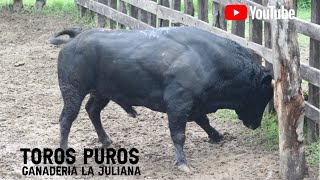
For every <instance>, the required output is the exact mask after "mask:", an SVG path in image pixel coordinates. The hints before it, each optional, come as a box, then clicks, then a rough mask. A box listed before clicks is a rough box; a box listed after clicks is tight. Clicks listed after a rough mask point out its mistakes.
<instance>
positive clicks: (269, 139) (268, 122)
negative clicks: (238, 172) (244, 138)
mask: <svg viewBox="0 0 320 180" xmlns="http://www.w3.org/2000/svg"><path fill="white" fill-rule="evenodd" d="M252 136H253V137H254V139H255V140H256V141H257V143H258V144H261V145H262V146H264V147H265V149H267V150H270V151H273V150H277V149H278V146H279V135H278V119H277V116H276V115H274V114H268V115H265V116H264V117H263V119H262V122H261V126H260V128H258V129H257V130H255V131H253V132H252Z"/></svg>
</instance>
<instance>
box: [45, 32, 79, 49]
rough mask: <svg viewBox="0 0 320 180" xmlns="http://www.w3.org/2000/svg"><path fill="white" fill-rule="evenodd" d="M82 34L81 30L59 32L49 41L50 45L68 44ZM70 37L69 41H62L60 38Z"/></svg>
mask: <svg viewBox="0 0 320 180" xmlns="http://www.w3.org/2000/svg"><path fill="white" fill-rule="evenodd" d="M81 32H82V29H81V28H68V29H64V30H62V31H59V32H57V33H56V34H55V35H54V36H53V38H52V39H50V40H49V43H50V44H54V45H60V44H67V43H68V42H70V41H71V40H72V39H73V38H75V37H76V36H77V35H78V34H80V33H81ZM62 35H68V36H69V39H60V38H58V37H59V36H62Z"/></svg>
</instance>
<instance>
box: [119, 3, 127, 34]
mask: <svg viewBox="0 0 320 180" xmlns="http://www.w3.org/2000/svg"><path fill="white" fill-rule="evenodd" d="M118 8H119V11H120V12H122V13H124V14H127V3H126V2H125V0H119V6H118ZM118 28H120V29H126V25H124V24H120V23H119V26H118Z"/></svg>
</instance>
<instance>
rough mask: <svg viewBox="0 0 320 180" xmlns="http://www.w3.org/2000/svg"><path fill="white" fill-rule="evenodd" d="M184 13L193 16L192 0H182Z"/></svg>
mask: <svg viewBox="0 0 320 180" xmlns="http://www.w3.org/2000/svg"><path fill="white" fill-rule="evenodd" d="M184 13H185V14H189V15H191V16H194V5H193V0H184Z"/></svg>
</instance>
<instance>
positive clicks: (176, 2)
mask: <svg viewBox="0 0 320 180" xmlns="http://www.w3.org/2000/svg"><path fill="white" fill-rule="evenodd" d="M171 2H172V7H171V8H173V9H174V10H177V11H179V12H180V11H181V0H172V1H171ZM180 25H181V24H180V23H172V26H180Z"/></svg>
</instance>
